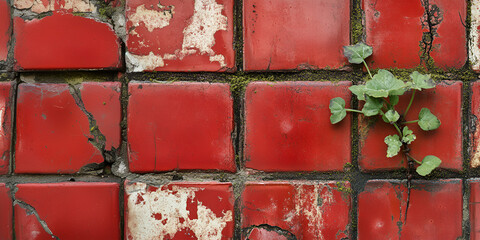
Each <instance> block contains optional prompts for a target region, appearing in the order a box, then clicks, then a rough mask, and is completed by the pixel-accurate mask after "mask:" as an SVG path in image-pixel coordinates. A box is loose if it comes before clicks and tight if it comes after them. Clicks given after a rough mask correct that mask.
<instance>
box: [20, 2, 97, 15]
mask: <svg viewBox="0 0 480 240" xmlns="http://www.w3.org/2000/svg"><path fill="white" fill-rule="evenodd" d="M13 4H14V6H15V8H17V9H20V10H25V9H30V10H31V11H32V12H34V13H38V14H40V13H45V12H50V11H54V10H55V1H54V0H47V2H46V4H47V5H45V3H44V2H43V1H42V0H15V1H14V3H13ZM60 9H65V10H72V11H73V12H96V11H97V7H95V5H94V4H93V3H92V2H90V1H89V0H65V2H64V3H63V5H61V6H60Z"/></svg>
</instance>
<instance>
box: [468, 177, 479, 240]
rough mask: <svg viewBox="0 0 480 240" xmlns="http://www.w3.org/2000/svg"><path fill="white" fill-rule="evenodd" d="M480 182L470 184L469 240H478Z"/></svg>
mask: <svg viewBox="0 0 480 240" xmlns="http://www.w3.org/2000/svg"><path fill="white" fill-rule="evenodd" d="M479 204H480V180H479V179H474V180H472V181H471V182H470V202H469V208H470V239H472V240H477V239H480V205H479Z"/></svg>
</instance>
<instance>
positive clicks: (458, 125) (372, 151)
mask: <svg viewBox="0 0 480 240" xmlns="http://www.w3.org/2000/svg"><path fill="white" fill-rule="evenodd" d="M462 88H463V84H462V82H460V81H443V82H439V83H438V85H437V87H436V88H435V89H429V90H423V91H422V92H421V93H420V94H416V95H415V103H414V104H413V105H412V107H411V108H410V111H409V112H408V115H407V116H406V117H405V118H406V120H407V121H412V120H416V119H418V114H419V112H420V110H421V109H422V108H425V107H426V108H429V109H430V110H431V112H432V113H433V114H435V116H437V117H438V119H439V120H440V122H441V125H440V127H439V128H438V129H436V130H433V131H428V132H427V131H423V130H422V129H420V127H419V126H418V124H410V125H409V126H408V127H409V128H410V129H411V130H412V131H413V132H414V133H415V135H416V136H417V138H416V140H415V141H414V142H412V144H411V145H409V146H410V149H411V152H410V153H411V155H412V156H413V157H414V158H415V159H417V160H419V161H420V160H421V159H423V158H424V157H425V156H427V155H435V156H437V157H439V158H440V159H441V160H442V164H441V165H440V168H444V169H453V170H458V171H459V170H462V163H463V157H462ZM410 98H411V93H406V94H405V95H404V96H401V97H400V102H399V104H398V105H397V106H398V109H406V107H407V105H408V102H409V100H410ZM399 113H400V114H403V112H399ZM359 134H360V135H359V137H360V139H359V147H360V154H359V160H358V161H359V165H360V168H361V169H362V170H364V171H371V170H385V169H398V168H401V167H406V166H407V163H406V161H405V159H404V156H403V154H399V155H397V156H395V157H392V158H387V157H386V151H387V145H386V144H385V142H384V139H385V137H386V136H387V135H392V134H396V131H395V129H392V128H391V126H390V125H388V124H386V123H385V122H383V121H382V120H381V119H380V118H377V119H371V118H370V119H367V118H365V117H362V116H361V117H359ZM439 146H441V147H439Z"/></svg>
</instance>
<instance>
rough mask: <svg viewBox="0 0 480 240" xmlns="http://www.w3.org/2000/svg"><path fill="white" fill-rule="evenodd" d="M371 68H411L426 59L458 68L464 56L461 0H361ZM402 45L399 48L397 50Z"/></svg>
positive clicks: (462, 63) (463, 60)
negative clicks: (370, 51)
mask: <svg viewBox="0 0 480 240" xmlns="http://www.w3.org/2000/svg"><path fill="white" fill-rule="evenodd" d="M362 8H363V10H364V11H365V29H366V41H367V44H368V45H370V46H372V47H373V49H374V53H373V55H372V57H370V58H369V59H368V63H369V66H371V67H373V68H391V67H397V68H414V67H416V66H418V65H425V64H426V63H427V62H429V63H433V64H434V66H436V67H440V68H443V69H448V68H461V67H463V65H464V64H465V61H466V59H467V50H466V31H465V27H464V24H463V23H465V18H466V9H467V6H466V1H465V0H406V1H397V0H385V1H377V0H363V6H362ZM398 49H402V51H398Z"/></svg>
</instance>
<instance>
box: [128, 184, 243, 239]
mask: <svg viewBox="0 0 480 240" xmlns="http://www.w3.org/2000/svg"><path fill="white" fill-rule="evenodd" d="M233 201H234V200H233V191H232V185H231V184H230V183H215V182H206V183H187V182H183V183H172V184H168V185H163V186H160V187H154V186H150V185H147V184H145V183H141V182H137V183H133V182H128V181H127V182H126V183H125V206H126V210H125V229H126V233H125V234H126V236H125V237H126V239H129V240H130V239H131V240H133V239H135V240H142V239H145V240H148V239H199V240H221V239H233V228H234V222H233V219H234V216H233V213H234V210H233Z"/></svg>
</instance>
